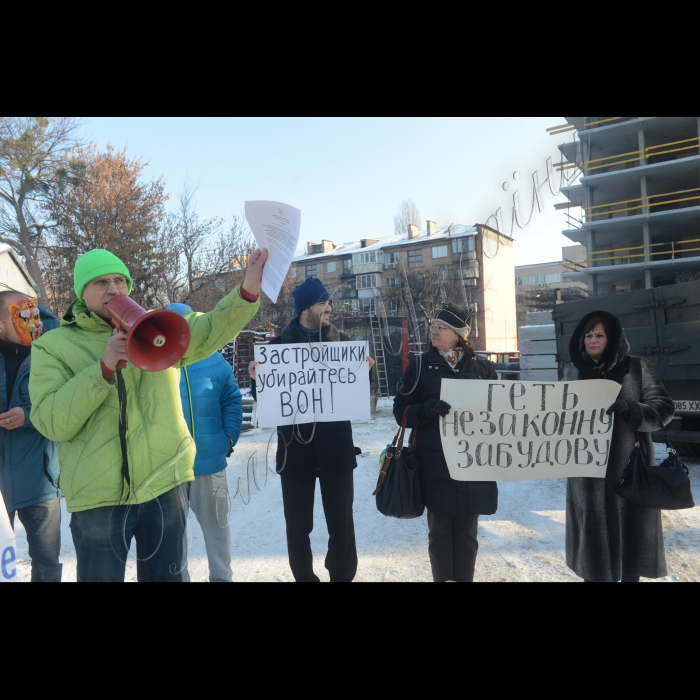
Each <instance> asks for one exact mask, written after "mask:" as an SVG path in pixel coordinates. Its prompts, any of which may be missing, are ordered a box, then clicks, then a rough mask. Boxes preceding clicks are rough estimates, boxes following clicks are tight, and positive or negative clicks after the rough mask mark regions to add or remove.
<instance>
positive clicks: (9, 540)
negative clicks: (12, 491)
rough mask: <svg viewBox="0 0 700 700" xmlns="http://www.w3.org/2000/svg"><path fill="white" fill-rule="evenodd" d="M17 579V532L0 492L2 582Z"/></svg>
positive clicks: (0, 563) (0, 580)
mask: <svg viewBox="0 0 700 700" xmlns="http://www.w3.org/2000/svg"><path fill="white" fill-rule="evenodd" d="M15 581H17V550H16V549H15V533H14V532H13V531H12V527H11V526H10V519H9V518H8V517H7V510H6V509H5V502H4V501H3V500H2V494H1V493H0V583H7V582H15Z"/></svg>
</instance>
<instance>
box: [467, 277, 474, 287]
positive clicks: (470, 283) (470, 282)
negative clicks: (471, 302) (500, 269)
mask: <svg viewBox="0 0 700 700" xmlns="http://www.w3.org/2000/svg"><path fill="white" fill-rule="evenodd" d="M476 285H477V281H476V280H475V279H474V278H473V277H471V278H469V279H466V280H464V286H465V287H476Z"/></svg>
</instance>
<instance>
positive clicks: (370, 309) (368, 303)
mask: <svg viewBox="0 0 700 700" xmlns="http://www.w3.org/2000/svg"><path fill="white" fill-rule="evenodd" d="M361 301H362V310H363V311H364V312H365V313H366V314H372V315H374V314H376V313H377V307H376V304H375V299H374V297H372V298H371V299H362V300H361Z"/></svg>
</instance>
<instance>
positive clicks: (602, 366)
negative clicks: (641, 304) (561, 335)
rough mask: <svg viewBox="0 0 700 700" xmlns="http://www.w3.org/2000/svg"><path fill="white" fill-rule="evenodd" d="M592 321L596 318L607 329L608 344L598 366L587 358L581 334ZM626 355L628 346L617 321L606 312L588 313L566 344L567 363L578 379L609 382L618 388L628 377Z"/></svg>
mask: <svg viewBox="0 0 700 700" xmlns="http://www.w3.org/2000/svg"><path fill="white" fill-rule="evenodd" d="M592 318H600V319H601V320H602V321H605V323H606V325H607V327H608V344H607V346H606V348H605V351H604V352H603V357H602V358H601V359H600V360H599V361H598V362H596V361H595V360H593V359H592V358H591V357H590V355H588V353H587V352H586V345H585V343H584V335H583V331H584V329H585V327H586V325H587V324H588V322H589V321H590V320H591V319H592ZM629 353H630V344H629V342H628V341H627V338H626V337H625V331H624V330H623V328H622V323H620V319H619V318H618V317H617V316H614V315H613V314H611V313H609V312H607V311H592V312H591V313H589V314H586V315H585V316H584V317H583V318H582V319H581V322H580V323H579V324H578V326H577V327H576V330H575V331H574V333H573V335H572V336H571V342H570V343H569V354H570V356H571V361H572V362H573V363H574V365H575V367H576V368H577V369H578V372H579V377H580V378H581V379H610V380H612V381H614V382H617V383H618V384H622V381H623V380H624V378H625V376H626V375H627V374H628V373H629V366H630V361H629Z"/></svg>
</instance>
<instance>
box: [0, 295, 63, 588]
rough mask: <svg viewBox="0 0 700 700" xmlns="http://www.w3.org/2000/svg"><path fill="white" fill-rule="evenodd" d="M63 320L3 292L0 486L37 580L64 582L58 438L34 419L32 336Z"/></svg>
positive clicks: (0, 321)
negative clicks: (21, 529) (49, 435)
mask: <svg viewBox="0 0 700 700" xmlns="http://www.w3.org/2000/svg"><path fill="white" fill-rule="evenodd" d="M57 327H58V320H57V319H56V318H55V317H54V316H53V315H52V314H50V313H49V312H48V311H46V310H44V309H42V308H41V307H39V306H38V305H37V303H36V300H35V299H32V298H30V297H27V296H26V295H24V294H22V293H20V292H14V291H7V292H0V441H1V442H0V491H1V492H2V495H3V499H4V501H5V507H6V508H7V511H8V515H9V517H10V524H11V525H12V526H13V528H14V521H15V514H17V516H18V517H19V519H20V521H21V522H22V525H24V529H25V532H26V534H27V544H28V545H29V556H30V558H31V560H32V578H31V580H32V583H60V582H61V572H62V569H63V566H62V564H61V563H60V561H59V554H60V550H61V506H60V501H59V496H60V492H59V490H58V472H59V466H58V454H57V447H56V443H54V442H51V441H50V440H47V439H46V438H45V437H44V436H43V435H40V434H39V433H38V432H37V430H36V428H35V427H34V426H33V425H32V422H31V420H30V419H29V412H30V411H31V408H32V404H31V400H30V398H29V370H30V364H31V349H32V342H33V341H34V340H36V339H37V338H38V337H39V336H40V335H41V333H42V331H47V330H52V329H54V328H57Z"/></svg>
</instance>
